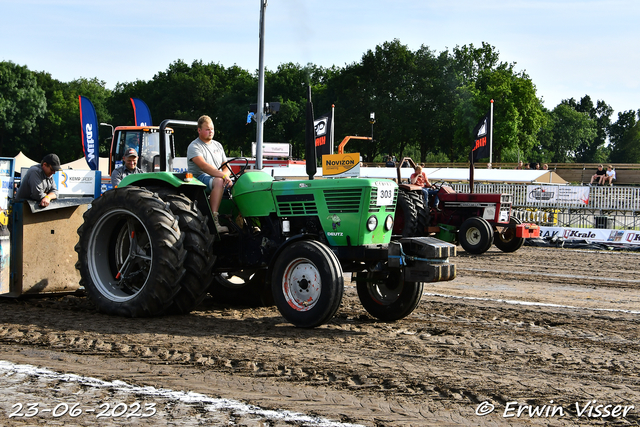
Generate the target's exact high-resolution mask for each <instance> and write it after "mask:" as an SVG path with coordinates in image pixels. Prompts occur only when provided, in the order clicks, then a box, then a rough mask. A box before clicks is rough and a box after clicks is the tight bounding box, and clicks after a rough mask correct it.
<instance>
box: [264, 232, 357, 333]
mask: <svg viewBox="0 0 640 427" xmlns="http://www.w3.org/2000/svg"><path fill="white" fill-rule="evenodd" d="M271 286H272V290H273V299H274V301H275V304H276V307H278V310H279V311H280V314H282V316H283V317H284V318H285V319H286V320H287V321H289V322H291V323H293V324H294V325H295V326H297V327H299V328H313V327H316V326H319V325H322V324H324V323H326V322H327V321H329V320H330V319H331V318H332V317H333V316H334V315H335V314H336V311H338V307H340V302H341V301H342V294H343V292H344V279H343V277H342V267H341V266H340V262H339V261H338V258H337V257H336V255H335V254H334V253H333V252H332V251H331V250H330V249H329V248H328V247H326V246H325V245H323V244H322V243H319V242H316V241H313V240H305V241H299V242H294V243H292V244H290V245H289V246H287V247H286V248H285V249H284V250H283V251H282V253H281V254H280V255H279V256H278V259H277V260H276V262H275V264H274V268H273V276H272V281H271Z"/></svg>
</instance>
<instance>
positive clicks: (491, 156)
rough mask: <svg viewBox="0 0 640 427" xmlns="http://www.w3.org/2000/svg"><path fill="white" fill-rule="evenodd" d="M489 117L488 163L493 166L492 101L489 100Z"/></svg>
mask: <svg viewBox="0 0 640 427" xmlns="http://www.w3.org/2000/svg"><path fill="white" fill-rule="evenodd" d="M489 117H490V118H489V123H490V125H489V129H490V130H489V163H492V164H493V99H492V100H491V114H490V115H489Z"/></svg>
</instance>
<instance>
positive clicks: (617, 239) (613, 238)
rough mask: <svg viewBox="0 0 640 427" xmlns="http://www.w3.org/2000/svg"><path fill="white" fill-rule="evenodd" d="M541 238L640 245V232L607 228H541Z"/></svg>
mask: <svg viewBox="0 0 640 427" xmlns="http://www.w3.org/2000/svg"><path fill="white" fill-rule="evenodd" d="M540 237H541V238H543V239H550V238H553V237H557V238H559V239H564V240H587V241H590V242H601V243H615V244H626V245H640V231H638V230H612V229H606V228H573V227H545V226H541V227H540Z"/></svg>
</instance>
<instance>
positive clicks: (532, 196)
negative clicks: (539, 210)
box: [527, 185, 589, 206]
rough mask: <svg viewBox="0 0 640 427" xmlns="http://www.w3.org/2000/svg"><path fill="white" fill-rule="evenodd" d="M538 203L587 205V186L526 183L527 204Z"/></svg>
mask: <svg viewBox="0 0 640 427" xmlns="http://www.w3.org/2000/svg"><path fill="white" fill-rule="evenodd" d="M540 204H549V205H565V206H566V205H571V206H587V205H588V204H589V187H576V186H568V185H566V186H565V185H527V205H540Z"/></svg>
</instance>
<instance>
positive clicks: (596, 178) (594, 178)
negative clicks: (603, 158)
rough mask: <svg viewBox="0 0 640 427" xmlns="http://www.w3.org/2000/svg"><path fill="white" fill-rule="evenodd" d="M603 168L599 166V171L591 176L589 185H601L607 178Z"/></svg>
mask: <svg viewBox="0 0 640 427" xmlns="http://www.w3.org/2000/svg"><path fill="white" fill-rule="evenodd" d="M602 168H603V166H602V165H598V170H597V171H596V173H594V174H593V175H592V176H591V182H589V185H591V184H593V181H598V184H600V182H601V180H602V179H603V178H604V176H605V171H604V169H602Z"/></svg>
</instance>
